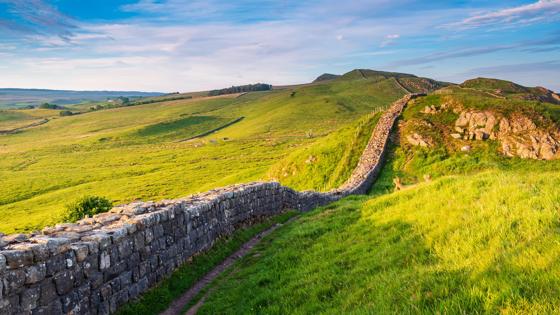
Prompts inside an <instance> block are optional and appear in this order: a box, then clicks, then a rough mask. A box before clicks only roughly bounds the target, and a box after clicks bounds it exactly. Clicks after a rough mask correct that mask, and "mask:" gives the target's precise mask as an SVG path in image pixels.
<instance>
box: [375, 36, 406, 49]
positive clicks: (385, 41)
mask: <svg viewBox="0 0 560 315" xmlns="http://www.w3.org/2000/svg"><path fill="white" fill-rule="evenodd" d="M400 37H401V35H399V34H388V35H385V38H384V39H383V41H382V42H381V44H380V45H379V46H380V47H386V46H389V45H393V44H394V43H395V41H396V40H397V39H399V38H400Z"/></svg>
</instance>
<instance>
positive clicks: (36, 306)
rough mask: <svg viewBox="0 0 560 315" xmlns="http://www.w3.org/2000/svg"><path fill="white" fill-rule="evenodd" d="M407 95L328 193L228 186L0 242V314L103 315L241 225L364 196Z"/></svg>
mask: <svg viewBox="0 0 560 315" xmlns="http://www.w3.org/2000/svg"><path fill="white" fill-rule="evenodd" d="M413 97H415V95H407V96H405V97H404V98H402V99H400V100H398V101H397V102H395V103H393V105H392V106H391V107H390V108H389V109H388V110H387V111H386V112H385V113H384V114H383V115H382V116H381V118H380V119H379V121H378V123H377V125H376V126H375V129H374V131H373V134H372V136H371V138H370V141H369V142H368V144H367V146H366V148H365V149H364V152H363V154H362V156H361V157H360V161H359V162H358V165H357V167H356V168H355V169H354V171H353V173H352V175H351V176H350V178H349V179H348V181H347V182H346V183H345V184H344V185H342V186H341V187H339V188H338V189H335V190H333V191H330V192H325V193H321V192H315V191H304V192H298V191H295V190H293V189H291V188H288V187H284V186H281V185H280V184H279V183H274V182H266V183H261V182H258V183H249V184H242V185H233V186H229V187H224V188H220V189H216V190H212V191H209V192H206V193H202V194H198V195H193V196H190V197H187V198H183V199H177V200H166V201H161V202H157V203H155V202H136V203H131V204H128V205H124V206H118V207H114V208H113V209H111V210H110V211H109V212H108V213H103V214H98V215H95V216H94V217H92V218H87V219H83V220H80V221H78V222H77V223H66V224H58V225H56V226H55V227H49V228H45V229H43V231H42V234H31V235H19V234H17V235H16V234H14V235H8V236H4V235H2V236H0V314H111V313H114V312H116V310H117V309H118V307H119V306H121V305H123V304H125V303H126V302H127V301H129V300H131V299H134V298H136V297H138V296H139V295H140V294H141V293H143V292H145V291H146V290H148V289H149V288H150V287H152V286H154V285H155V284H157V283H158V282H159V281H161V280H162V279H164V278H165V277H166V276H168V275H169V274H171V273H172V272H173V271H174V270H175V269H176V268H177V267H178V266H180V265H181V264H183V263H185V262H186V261H188V260H189V259H190V258H191V257H192V256H193V255H196V254H198V253H201V252H203V251H205V250H207V249H209V248H210V247H211V246H212V245H213V244H214V242H215V241H216V240H217V239H219V238H222V237H224V236H226V235H229V234H231V233H232V232H233V231H234V230H235V229H236V228H238V227H239V226H241V225H243V224H250V223H252V222H254V221H257V220H259V218H262V217H266V216H271V215H274V214H278V213H280V212H282V211H284V210H285V209H297V210H300V211H307V210H310V209H313V208H315V207H317V206H320V205H325V204H328V203H330V202H333V201H336V200H339V199H340V198H342V197H345V196H348V195H351V194H359V193H365V192H366V191H367V190H368V188H369V187H370V186H371V184H372V182H373V181H374V180H375V178H376V176H377V174H378V173H379V171H380V169H381V165H382V163H381V162H382V160H383V155H384V154H385V149H386V146H387V142H388V139H389V135H390V132H391V129H392V127H393V125H394V123H395V121H396V119H397V117H398V116H399V115H400V113H401V112H402V109H403V108H404V106H405V105H406V104H407V102H408V101H409V100H410V99H411V98H413Z"/></svg>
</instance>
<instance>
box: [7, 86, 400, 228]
mask: <svg viewBox="0 0 560 315" xmlns="http://www.w3.org/2000/svg"><path fill="white" fill-rule="evenodd" d="M403 94H405V91H403V89H402V87H401V86H400V85H399V84H398V82H397V81H395V79H394V78H393V77H391V76H390V75H386V77H379V76H371V77H356V78H353V77H348V76H347V77H341V78H339V79H336V80H331V81H325V82H322V83H320V84H312V85H302V86H293V87H290V88H283V89H278V90H272V91H266V92H251V93H247V94H243V95H240V94H231V95H222V96H216V97H203V96H197V97H194V98H188V99H179V100H168V101H165V100H164V101H161V102H157V101H156V102H153V103H151V102H150V103H147V104H141V105H137V106H130V107H120V108H113V109H105V110H99V111H92V112H85V113H82V114H80V115H75V116H69V117H53V118H52V119H49V121H48V122H47V123H44V124H42V125H40V126H36V127H31V128H26V129H23V130H20V131H19V132H16V133H13V134H5V135H0V156H1V157H2V159H1V161H0V176H1V177H2V178H3V181H2V183H1V184H0V190H1V191H2V194H1V195H0V215H1V216H2V217H3V220H1V222H0V231H2V232H4V233H11V232H14V231H30V230H34V229H39V228H41V227H43V226H45V225H50V224H54V223H56V222H58V221H59V220H60V215H61V213H62V211H63V210H64V207H65V205H66V204H67V203H69V202H71V201H73V200H76V199H78V198H79V197H81V196H83V195H100V196H106V197H108V198H110V199H111V200H113V201H114V202H115V203H116V204H120V203H126V202H130V201H133V200H136V199H142V200H159V199H163V198H176V197H180V196H185V195H188V194H190V193H195V192H200V191H205V190H208V189H211V188H214V187H219V186H224V185H227V184H232V183H238V182H246V181H250V180H256V179H271V178H274V177H276V176H277V173H278V171H274V170H275V169H278V166H275V165H277V163H283V162H282V160H283V159H284V158H285V157H287V156H288V155H289V154H290V153H291V152H294V151H297V150H300V149H301V150H307V148H310V149H311V148H313V147H315V146H316V148H315V149H311V150H314V151H321V150H322V151H324V150H325V149H321V147H322V148H332V147H337V146H339V145H346V143H349V142H352V141H353V144H352V145H350V146H347V147H344V148H341V149H340V150H338V151H337V152H332V153H331V155H332V156H331V159H332V160H341V159H342V157H343V156H345V157H344V159H345V162H344V163H343V164H341V165H340V166H339V167H338V171H337V172H336V173H335V174H331V170H332V168H331V167H325V168H319V169H318V170H317V171H315V172H314V173H313V174H316V175H318V176H322V177H321V178H324V181H325V183H326V182H330V183H337V182H340V181H341V180H344V179H345V177H346V176H348V170H351V169H352V168H353V165H351V164H352V163H357V158H356V157H358V156H359V155H360V153H361V150H362V148H363V146H364V145H365V140H367V138H368V132H369V130H371V128H372V127H373V125H374V124H375V117H372V116H371V114H370V113H371V112H372V111H374V110H383V109H384V108H386V106H388V105H389V104H391V102H392V101H394V100H396V99H398V98H400V97H401V96H402V95H403ZM156 100H157V99H156ZM14 112H18V113H22V112H23V113H25V114H28V115H30V116H31V115H33V113H34V112H32V111H30V112H28V111H7V112H6V111H5V112H3V113H2V114H1V115H0V117H2V115H3V117H6V118H4V121H3V122H1V124H13V123H14V121H16V120H17V119H20V123H21V124H24V123H26V122H21V120H25V119H24V117H22V116H18V117H12V118H10V117H9V115H12V113H14ZM8 114H9V115H8ZM359 119H360V121H359V122H358V120H359ZM1 124H0V126H2V125H1ZM213 131H215V132H213ZM337 135H340V136H342V135H343V136H344V138H341V137H339V136H337ZM188 139H191V140H188ZM351 139H355V140H351ZM289 159H292V160H293V159H294V157H293V156H292V157H289ZM346 163H348V165H345V164H346ZM225 165H227V167H225ZM291 174H292V176H298V175H301V176H305V174H306V173H305V172H302V173H301V174H298V172H295V173H294V172H293V170H292V171H291ZM279 179H280V180H281V181H284V180H286V181H287V182H288V183H290V180H288V179H287V178H286V179H283V178H279ZM298 185H300V186H301V187H305V188H313V187H316V186H323V187H328V185H326V186H325V184H324V183H319V182H313V181H309V182H305V181H303V182H299V184H298Z"/></svg>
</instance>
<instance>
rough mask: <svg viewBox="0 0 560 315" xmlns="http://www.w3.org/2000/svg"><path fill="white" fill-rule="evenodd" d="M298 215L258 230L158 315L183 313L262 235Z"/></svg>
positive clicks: (195, 309) (198, 304)
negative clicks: (194, 299) (186, 307)
mask: <svg viewBox="0 0 560 315" xmlns="http://www.w3.org/2000/svg"><path fill="white" fill-rule="evenodd" d="M297 218H298V216H295V217H293V218H291V219H289V220H288V221H286V222H285V223H283V224H281V223H277V224H275V225H273V226H271V227H269V228H268V229H266V230H264V231H262V232H260V233H259V234H257V235H255V236H254V237H253V238H252V239H250V240H249V241H247V242H246V243H245V244H243V245H242V246H241V248H239V249H238V250H237V251H236V252H235V253H233V254H231V255H230V256H229V257H228V258H226V259H225V260H224V261H222V263H220V264H219V265H217V266H216V267H214V269H212V270H211V271H210V272H209V273H207V274H206V275H205V276H204V277H202V279H200V280H198V281H197V282H196V283H195V284H194V285H193V286H192V287H191V288H190V289H189V290H188V291H187V292H185V293H184V294H183V295H181V297H179V298H178V299H176V300H175V301H174V302H173V303H171V305H170V306H169V308H168V309H167V310H165V311H164V312H162V313H161V314H160V315H179V314H183V312H182V311H183V309H184V307H185V306H186V305H187V304H189V303H190V302H191V301H192V299H193V298H195V297H196V296H197V295H198V294H199V293H200V292H201V291H202V290H203V289H204V288H205V287H206V286H207V285H208V284H210V283H211V282H212V281H214V279H216V278H217V277H218V276H219V275H220V274H221V273H222V272H224V271H225V270H226V269H228V268H229V267H230V266H232V265H233V264H234V263H235V262H236V261H238V260H239V259H241V258H243V257H244V256H246V255H247V254H248V253H249V251H250V250H251V249H253V247H255V246H256V245H257V244H258V243H259V242H260V241H261V239H262V238H263V237H265V236H267V235H269V234H270V233H272V232H274V231H275V230H276V229H278V228H279V227H281V226H282V225H284V224H288V223H290V222H292V221H294V220H295V219H297ZM205 299H206V295H205V296H203V297H202V298H201V299H200V300H199V301H198V303H196V304H195V305H194V306H192V307H191V308H189V310H188V311H187V312H186V313H185V314H189V315H193V314H196V312H197V311H198V309H199V308H200V307H201V306H202V305H203V304H204V300H205Z"/></svg>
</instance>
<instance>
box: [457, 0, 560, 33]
mask: <svg viewBox="0 0 560 315" xmlns="http://www.w3.org/2000/svg"><path fill="white" fill-rule="evenodd" d="M559 18H560V0H539V1H537V2H535V3H532V4H527V5H522V6H518V7H513V8H507V9H502V10H497V11H491V12H485V13H481V14H477V15H474V16H471V17H469V18H466V19H464V20H462V21H461V22H458V23H453V24H450V26H456V27H460V28H479V27H484V26H493V25H498V24H502V25H514V24H515V25H517V26H520V25H527V24H533V23H537V22H541V21H548V22H551V21H555V20H558V19H559Z"/></svg>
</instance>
